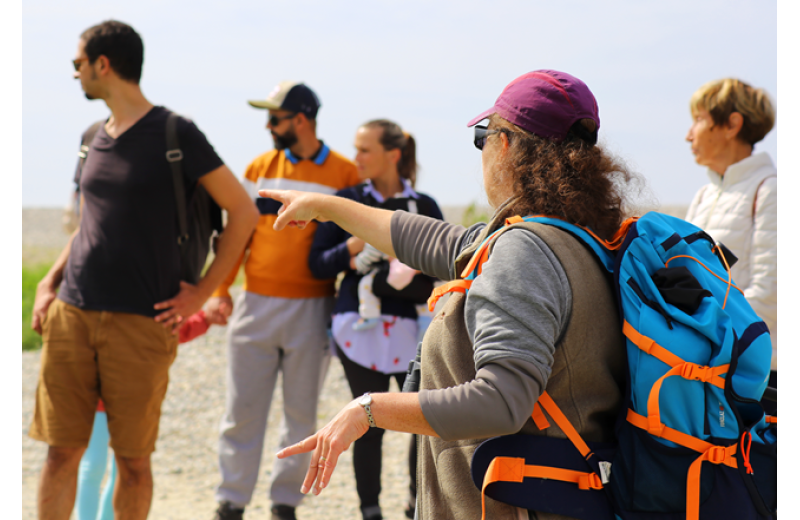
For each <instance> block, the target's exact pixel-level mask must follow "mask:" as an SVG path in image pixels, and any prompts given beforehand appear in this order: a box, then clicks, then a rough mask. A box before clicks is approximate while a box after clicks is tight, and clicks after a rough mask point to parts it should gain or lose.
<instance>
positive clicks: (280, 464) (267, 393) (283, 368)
mask: <svg viewBox="0 0 800 520" xmlns="http://www.w3.org/2000/svg"><path fill="white" fill-rule="evenodd" d="M249 103H250V105H252V106H253V107H256V108H260V109H266V110H268V119H267V129H268V130H269V131H270V133H271V134H272V139H273V141H274V144H275V149H274V150H270V151H268V152H266V153H264V154H262V155H260V156H259V157H256V159H255V160H254V161H253V162H252V163H251V164H250V166H248V168H247V171H246V172H245V176H244V180H243V181H242V184H243V185H244V187H245V189H246V190H247V191H248V192H249V193H250V194H251V196H252V197H253V199H255V200H256V203H257V205H258V207H259V210H260V212H261V217H260V220H259V222H258V226H257V227H256V230H255V233H254V234H253V238H252V239H251V241H250V245H249V248H248V249H249V254H248V255H247V260H246V261H245V284H244V290H243V292H242V294H241V295H240V296H239V297H238V298H237V301H236V305H235V306H234V305H233V302H232V300H231V297H230V294H229V293H228V288H229V287H230V285H231V284H232V283H233V280H234V278H235V277H236V273H237V272H238V269H239V264H237V266H236V269H234V270H233V271H232V272H231V273H230V275H229V277H228V279H227V280H226V281H225V282H224V283H223V284H222V285H220V287H219V288H218V289H217V291H216V292H215V293H214V296H215V297H214V298H212V299H211V300H209V307H208V308H209V311H210V312H218V313H221V314H223V315H225V314H230V313H231V312H232V314H231V317H230V325H229V330H228V395H227V400H226V403H227V404H226V411H225V415H224V417H223V418H222V423H221V425H220V441H219V442H220V443H219V465H220V472H221V473H222V482H221V483H220V484H219V486H218V487H217V490H216V499H217V500H218V501H219V502H220V506H219V509H217V513H216V517H215V520H240V519H241V518H242V516H243V512H244V508H245V506H246V505H247V504H248V503H249V502H250V498H251V496H252V494H253V489H254V488H255V485H256V480H257V479H258V470H259V465H260V462H261V453H262V449H263V444H264V435H265V433H266V428H267V416H268V414H269V408H270V404H271V402H272V395H273V390H274V388H275V383H276V382H277V380H278V372H282V373H283V378H282V381H283V399H284V417H283V419H284V428H283V429H282V430H283V435H282V437H281V441H280V446H281V447H282V448H283V447H286V446H290V445H292V444H294V443H297V442H299V441H301V440H302V439H304V438H306V437H307V436H309V435H311V434H313V433H314V430H315V426H316V414H317V399H318V395H319V390H320V387H321V384H322V380H323V378H324V374H325V370H326V368H327V366H328V361H329V359H330V358H329V354H328V336H327V325H328V322H329V320H330V315H331V311H332V309H333V294H334V287H333V282H334V280H333V279H330V280H318V279H316V278H314V276H313V275H312V274H311V271H310V269H309V267H308V254H309V251H310V249H311V243H312V241H313V238H314V231H315V229H316V223H313V224H310V225H309V226H307V227H306V228H305V229H295V230H294V231H292V232H290V233H289V234H287V233H286V232H283V233H280V234H279V233H277V232H276V231H275V230H273V229H272V225H273V223H274V222H275V219H276V217H277V212H278V209H279V207H280V204H279V203H277V202H276V201H274V200H272V199H259V198H258V190H260V189H266V188H275V189H295V190H303V191H312V192H318V193H329V194H333V193H335V192H336V191H338V190H340V189H343V188H346V187H348V186H353V185H355V184H357V183H358V182H359V177H358V173H357V171H356V167H355V165H354V164H353V163H352V162H351V161H349V160H348V159H346V158H344V157H343V156H342V155H340V154H338V153H336V152H334V151H333V150H331V149H330V148H328V146H327V145H326V144H325V143H323V142H322V141H321V140H319V139H318V138H317V134H316V116H317V111H318V110H319V107H320V103H319V99H318V98H317V96H316V94H315V93H314V92H313V91H312V90H311V89H310V88H308V87H307V86H306V85H304V84H302V83H297V82H292V81H284V82H281V83H280V84H279V85H278V86H276V87H275V88H274V89H273V91H272V92H271V93H270V94H269V96H268V97H267V99H266V100H263V101H262V100H259V101H250V102H249ZM242 259H244V255H243V256H242ZM240 263H241V262H240ZM308 464H309V459H308V457H306V458H304V459H302V460H301V459H300V458H299V457H298V458H297V460H289V459H284V460H276V461H275V464H274V466H273V469H272V484H271V488H270V496H271V499H272V504H273V505H272V518H273V520H284V519H294V518H295V508H296V507H297V506H298V505H299V504H300V501H301V500H302V498H303V495H302V494H301V493H300V486H301V484H302V482H303V478H304V476H305V472H306V469H307V466H308Z"/></svg>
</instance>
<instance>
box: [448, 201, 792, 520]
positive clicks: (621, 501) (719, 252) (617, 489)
mask: <svg viewBox="0 0 800 520" xmlns="http://www.w3.org/2000/svg"><path fill="white" fill-rule="evenodd" d="M522 221H529V222H539V223H542V224H548V225H552V226H556V227H558V228H560V229H563V230H565V231H567V232H569V233H570V234H572V235H573V236H575V237H576V238H578V239H579V240H581V241H582V242H583V243H585V244H586V245H587V246H588V247H589V248H590V249H591V250H592V251H593V252H594V254H595V256H596V257H597V259H598V260H599V261H600V263H601V264H602V265H603V267H604V268H605V269H606V270H607V271H608V272H609V273H610V274H611V275H612V276H613V280H614V283H613V284H612V287H614V289H615V290H616V300H617V304H618V307H619V316H620V321H621V323H620V326H621V328H622V331H623V334H624V336H625V338H626V340H625V348H626V352H627V362H628V369H629V370H628V373H627V391H626V392H625V393H624V394H623V395H624V397H625V399H624V401H623V406H622V409H621V411H620V414H619V418H618V420H617V426H616V438H617V442H616V443H614V444H603V443H592V442H584V441H583V439H581V437H580V435H579V434H578V433H577V431H576V430H575V428H574V427H572V425H571V424H569V421H568V420H567V419H566V417H564V415H563V413H561V411H560V410H559V408H558V404H557V403H555V402H553V400H552V399H551V398H550V396H549V395H547V393H546V392H545V393H543V394H542V396H541V397H540V398H539V400H538V402H537V403H536V406H535V407H534V410H533V414H532V418H533V420H534V421H535V423H536V424H537V426H538V427H539V428H540V429H545V428H547V427H549V426H550V423H549V421H548V419H547V418H548V417H549V418H550V419H552V420H553V422H555V423H556V425H557V426H558V427H559V428H560V429H561V430H562V432H563V433H564V434H565V435H566V436H567V438H568V439H559V438H553V437H544V436H531V435H505V436H501V437H495V438H492V439H489V440H487V441H485V442H484V443H483V444H481V445H480V446H479V447H478V448H477V449H476V451H475V453H474V455H473V459H472V464H471V471H472V478H473V481H474V482H475V485H476V486H477V487H478V488H479V489H481V490H482V493H484V494H485V495H486V496H489V497H492V498H493V499H495V500H499V501H501V502H505V503H509V504H512V505H515V506H518V507H522V508H524V509H530V510H536V511H543V512H549V513H554V514H561V515H566V516H570V517H574V518H579V519H582V520H596V519H608V520H677V519H684V518H685V519H689V520H697V519H699V518H704V519H705V518H714V519H716V518H737V519H754V520H755V519H773V518H775V517H776V509H777V490H776V488H777V482H776V481H777V419H776V418H775V417H768V416H766V415H765V413H764V411H763V409H762V408H761V405H760V404H759V402H760V400H761V398H762V394H763V393H764V391H765V389H766V387H767V381H768V378H769V373H770V359H771V355H772V346H771V341H770V337H769V331H768V330H767V327H766V325H765V324H764V322H763V321H762V320H761V319H760V318H759V317H758V316H757V315H756V314H755V312H754V311H753V309H752V308H751V307H750V304H749V303H748V302H747V301H746V300H745V298H744V295H743V293H742V292H741V290H740V289H739V288H738V287H736V286H735V285H734V284H733V280H731V277H730V266H731V265H732V264H733V263H734V262H735V261H736V258H735V257H734V256H733V255H732V254H731V253H730V251H728V250H727V249H726V248H725V247H724V246H722V245H721V244H719V243H715V242H714V240H713V239H712V238H711V237H710V236H709V235H708V234H707V233H705V232H704V231H702V230H701V229H699V228H698V227H696V226H694V225H692V224H690V223H688V222H686V221H684V220H681V219H678V218H674V217H670V216H667V215H664V214H660V213H656V212H650V213H647V214H646V215H644V216H643V217H640V218H638V219H630V220H628V221H626V223H625V224H624V225H623V227H622V228H621V229H620V231H619V232H618V233H617V236H616V237H615V238H614V239H613V240H612V241H611V242H605V241H603V240H601V239H599V238H598V237H597V236H596V235H594V234H593V233H592V232H591V231H590V230H588V229H584V228H580V227H578V226H575V225H572V224H569V223H567V222H565V221H563V220H560V219H556V218H550V217H538V216H537V217H527V218H524V219H522V218H520V217H514V218H512V219H508V220H507V221H506V224H512V223H515V222H522ZM492 238H493V236H490V237H489V238H487V239H486V241H485V242H484V244H482V245H481V247H480V248H479V249H478V250H477V251H476V253H475V255H474V256H473V261H472V262H470V264H469V265H468V266H467V269H465V276H464V279H462V280H455V281H454V282H452V286H450V287H447V286H443V287H441V288H440V290H439V296H440V295H441V294H443V293H445V292H450V291H453V290H456V291H461V292H466V291H467V290H468V289H469V285H470V284H471V280H473V279H474V278H475V276H477V275H479V273H480V270H481V264H482V263H483V262H485V261H486V259H487V258H488V254H489V248H488V245H489V244H490V243H491V239H492ZM434 297H437V295H436V294H435V295H434ZM621 347H622V346H621ZM545 412H546V413H545Z"/></svg>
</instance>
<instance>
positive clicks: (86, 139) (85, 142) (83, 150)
mask: <svg viewBox="0 0 800 520" xmlns="http://www.w3.org/2000/svg"><path fill="white" fill-rule="evenodd" d="M105 122H106V120H105V119H101V120H100V121H95V122H94V123H92V126H90V127H89V129H88V130H86V131H85V132H84V133H83V136H82V137H81V147H80V148H79V149H78V158H79V159H78V169H77V171H76V172H75V191H79V190H80V183H81V172H82V171H83V165H84V163H86V157H87V156H88V155H89V148H91V146H92V140H93V139H94V136H95V134H97V131H98V130H100V125H102V124H104V123H105Z"/></svg>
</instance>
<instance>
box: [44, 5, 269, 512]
mask: <svg viewBox="0 0 800 520" xmlns="http://www.w3.org/2000/svg"><path fill="white" fill-rule="evenodd" d="M143 54H144V47H143V45H142V41H141V38H140V37H139V35H138V34H137V33H136V32H135V31H134V30H133V29H132V28H131V27H130V26H128V25H126V24H123V23H120V22H116V21H107V22H103V23H101V24H99V25H96V26H94V27H91V28H89V29H87V30H86V31H85V32H84V33H83V34H82V35H81V38H80V41H79V43H78V53H77V57H76V58H75V60H73V65H74V66H75V78H76V79H79V80H80V82H81V87H82V88H83V91H84V93H85V94H86V97H87V98H88V99H102V100H104V101H105V102H106V104H107V105H108V108H109V110H110V111H111V115H110V117H109V118H108V119H107V120H106V121H105V124H104V125H101V127H100V128H99V129H98V131H97V133H96V134H95V136H94V139H93V140H92V142H91V145H90V147H89V151H88V156H87V158H86V161H85V163H84V164H83V167H82V169H81V175H80V193H81V220H80V225H79V227H78V229H77V230H76V231H75V232H74V233H73V235H72V237H71V239H70V243H69V244H68V245H67V247H66V248H65V249H64V251H63V252H62V253H61V255H60V256H59V258H58V260H56V263H55V264H54V265H53V267H52V268H51V269H50V271H49V272H48V273H47V275H46V276H45V277H44V279H42V281H41V282H40V283H39V286H38V288H37V292H36V301H35V303H34V310H33V320H32V324H31V325H32V327H33V329H34V330H36V331H37V332H39V333H41V334H42V336H43V348H42V357H41V365H42V368H41V372H40V377H39V385H38V388H37V392H36V409H35V412H34V418H33V423H32V425H31V428H30V430H29V435H30V436H31V437H33V438H34V439H38V440H42V441H44V442H46V443H47V444H48V446H49V448H48V453H47V461H46V462H45V464H44V467H43V469H42V475H41V483H40V487H39V497H38V510H39V516H40V518H48V519H49V518H54V519H58V518H61V519H65V520H66V519H68V518H69V516H70V512H71V510H72V504H73V501H74V499H75V482H76V478H77V471H78V465H79V463H80V459H81V456H82V454H83V452H84V450H85V449H86V446H87V444H88V442H89V438H90V436H91V430H92V424H93V422H94V413H95V409H96V407H97V402H98V399H100V398H102V400H103V403H104V405H105V409H106V413H107V416H108V429H109V434H110V437H111V442H110V445H111V447H112V448H113V449H114V454H115V456H116V460H117V467H118V471H119V479H118V484H117V486H116V491H115V495H114V501H113V502H114V514H115V517H116V518H126V519H144V518H146V517H147V513H148V511H149V508H150V501H151V498H152V486H153V480H152V473H151V470H150V454H151V453H152V452H153V451H154V450H155V441H156V437H157V436H158V422H159V417H160V410H161V403H162V401H163V399H164V396H165V394H166V390H167V381H168V371H169V367H170V365H171V364H172V361H173V360H174V359H175V355H176V352H177V345H178V338H177V336H176V335H175V334H176V332H177V327H178V325H179V324H180V322H181V320H182V317H184V316H186V317H188V316H190V315H191V314H193V313H195V312H197V311H198V310H199V309H200V308H201V307H202V305H203V303H204V302H205V301H206V300H207V299H208V297H209V296H210V295H211V293H212V292H213V291H214V289H215V288H216V287H217V285H219V284H220V282H221V281H222V280H223V278H224V277H225V275H226V274H227V273H228V271H230V269H231V268H232V267H233V265H234V263H235V262H236V261H237V260H238V258H239V256H240V255H241V253H242V251H243V249H244V246H245V243H246V242H247V240H248V238H249V237H250V235H251V234H252V231H253V229H254V227H255V224H256V222H257V220H258V213H257V210H256V208H255V205H254V204H253V201H252V200H250V198H249V197H248V195H247V193H246V192H245V190H244V188H242V186H241V185H240V184H239V182H238V181H237V179H236V177H235V176H234V175H233V174H232V173H231V171H230V170H229V169H228V168H227V167H226V166H225V165H224V164H223V162H222V160H221V159H220V158H219V157H218V156H217V154H216V152H215V151H214V148H213V147H212V146H211V144H210V143H209V142H208V141H207V140H206V138H205V136H204V135H203V133H202V132H201V131H200V130H199V129H198V128H197V127H196V126H195V125H194V123H192V122H191V121H189V120H187V119H183V118H179V119H178V123H177V135H178V141H179V143H180V148H181V150H182V152H183V161H182V165H183V175H184V177H185V178H184V184H185V185H186V193H185V194H181V195H182V196H187V197H189V196H191V194H192V193H193V190H194V189H195V188H196V186H197V185H198V184H199V185H202V186H203V187H204V188H205V189H206V191H208V193H209V194H210V195H211V197H212V198H213V199H214V200H215V201H216V202H217V204H219V206H220V207H222V208H223V209H224V210H226V211H227V214H228V220H227V226H226V228H225V233H224V234H223V236H222V237H221V238H220V240H219V244H218V248H217V253H216V255H215V258H214V261H213V262H212V264H211V265H210V266H209V267H208V269H207V271H206V274H205V276H204V277H203V278H202V279H200V281H199V282H198V283H197V285H191V284H188V283H186V282H183V281H181V259H180V250H179V246H178V242H177V238H178V235H179V232H178V224H177V222H178V220H177V211H178V210H177V207H176V202H175V196H176V194H175V191H174V187H173V182H172V173H171V170H170V166H169V163H168V161H167V159H166V151H167V140H166V120H167V117H168V115H169V111H168V110H167V109H165V108H164V107H158V106H153V105H152V104H151V103H150V102H149V101H147V99H145V97H144V96H143V94H142V92H141V89H140V88H139V78H140V76H141V69H142V61H143Z"/></svg>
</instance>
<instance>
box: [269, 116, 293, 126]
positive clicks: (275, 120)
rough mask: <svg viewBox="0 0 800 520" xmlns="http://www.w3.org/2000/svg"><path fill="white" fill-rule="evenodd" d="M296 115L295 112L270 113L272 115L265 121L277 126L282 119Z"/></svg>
mask: <svg viewBox="0 0 800 520" xmlns="http://www.w3.org/2000/svg"><path fill="white" fill-rule="evenodd" d="M296 115H297V114H289V115H288V116H276V115H272V116H269V118H268V119H267V122H268V123H269V124H271V125H272V126H278V125H279V124H280V122H281V121H283V120H284V119H291V118H293V117H294V116H296Z"/></svg>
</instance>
